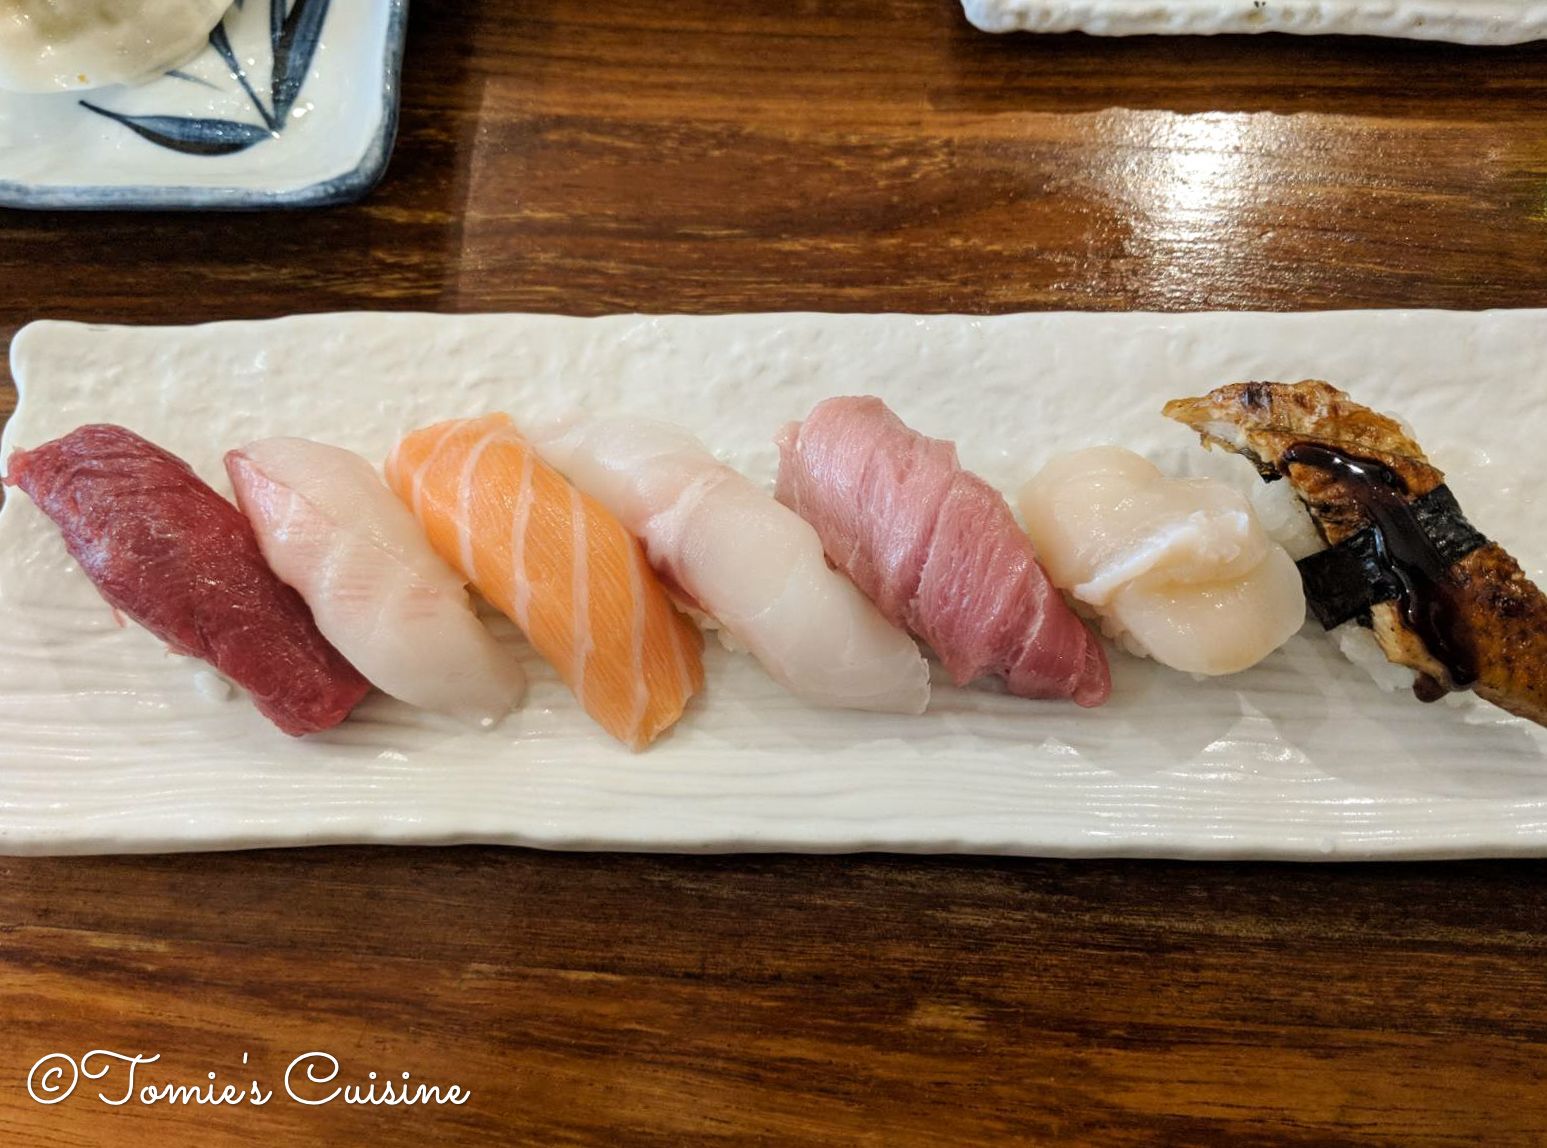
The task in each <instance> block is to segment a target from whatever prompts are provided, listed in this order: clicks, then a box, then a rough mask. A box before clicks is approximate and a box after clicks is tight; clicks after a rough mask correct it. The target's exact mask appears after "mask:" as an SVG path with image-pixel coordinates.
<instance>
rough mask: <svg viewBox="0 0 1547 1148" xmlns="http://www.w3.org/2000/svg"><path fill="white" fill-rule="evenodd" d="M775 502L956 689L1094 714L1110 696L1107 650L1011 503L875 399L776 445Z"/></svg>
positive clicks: (838, 402) (830, 403) (857, 401)
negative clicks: (1056, 582) (990, 690)
mask: <svg viewBox="0 0 1547 1148" xmlns="http://www.w3.org/2000/svg"><path fill="white" fill-rule="evenodd" d="M776 493H777V496H778V499H779V501H780V502H782V503H784V504H785V505H786V506H788V507H789V508H790V509H792V510H794V511H795V512H796V513H797V514H799V515H800V516H801V517H802V518H804V519H805V520H806V521H807V522H809V523H811V525H812V526H814V527H816V532H817V534H819V535H820V536H821V538H822V545H823V547H824V548H825V549H826V551H827V556H828V558H830V559H831V560H832V562H833V563H834V564H835V565H836V566H837V567H838V568H839V569H840V570H842V571H843V572H844V573H846V574H847V575H848V576H849V577H850V578H852V579H853V580H854V583H855V585H857V586H858V587H859V588H860V589H861V590H863V591H864V592H865V594H866V596H868V597H869V598H870V599H871V601H873V602H875V604H876V605H877V606H879V607H880V609H881V613H882V614H884V615H886V617H887V618H888V619H890V620H891V621H892V622H893V623H894V624H896V625H899V626H906V627H907V628H908V629H909V630H911V631H913V633H915V634H917V635H918V636H919V637H920V638H922V639H924V641H926V642H928V643H929V645H930V647H931V648H932V649H933V650H934V651H935V653H936V654H937V655H938V656H939V658H940V661H941V662H942V663H944V665H945V668H946V669H947V670H949V671H950V674H951V676H952V678H954V679H955V680H956V682H957V684H958V685H960V684H963V683H965V682H968V681H971V680H972V679H973V678H978V677H982V676H984V675H986V674H994V675H997V676H999V677H1002V678H1003V679H1004V680H1005V684H1006V685H1007V686H1008V688H1009V690H1010V692H1011V693H1013V694H1018V695H1020V696H1022V697H1030V698H1073V699H1074V700H1075V701H1076V702H1078V703H1079V704H1080V705H1082V706H1097V705H1100V704H1101V703H1102V702H1104V701H1106V700H1107V697H1108V695H1110V693H1111V692H1112V681H1111V677H1110V675H1109V672H1108V670H1107V661H1106V655H1105V654H1103V653H1102V651H1101V644H1100V642H1099V641H1098V639H1097V638H1096V636H1095V635H1094V634H1092V633H1091V632H1090V631H1089V630H1088V629H1087V628H1086V627H1085V624H1084V623H1083V622H1081V621H1080V619H1079V617H1078V616H1076V615H1075V613H1074V612H1073V611H1072V610H1071V609H1070V608H1069V606H1068V604H1067V603H1066V602H1065V601H1064V600H1063V598H1062V597H1060V596H1059V593H1058V591H1057V590H1056V589H1055V588H1054V586H1053V584H1052V582H1050V581H1049V580H1048V577H1047V574H1046V573H1045V572H1044V571H1043V569H1042V567H1041V566H1040V565H1038V563H1037V558H1036V555H1035V553H1034V552H1033V551H1032V548H1031V543H1030V542H1029V541H1028V540H1027V538H1026V535H1025V533H1024V532H1022V530H1021V528H1020V527H1019V526H1018V525H1016V522H1015V517H1014V516H1013V515H1012V514H1011V513H1010V507H1009V504H1008V503H1006V502H1005V500H1004V498H1003V496H1002V495H1000V494H999V492H998V491H996V490H994V489H993V488H992V487H991V486H989V485H988V484H987V483H986V482H984V481H983V480H982V479H981V478H978V477H977V475H975V474H972V473H970V472H968V471H965V470H963V469H962V468H961V466H960V465H959V464H958V463H957V461H956V448H955V447H954V446H952V445H951V444H950V443H948V442H944V441H942V440H940V439H933V438H928V437H926V436H925V435H921V434H919V433H918V432H917V431H914V430H911V429H910V428H909V427H908V426H907V425H906V424H905V423H903V421H902V420H901V419H899V418H898V417H897V416H896V415H895V414H893V413H892V412H891V411H890V410H889V409H888V408H887V406H886V404H885V403H883V402H882V401H881V400H880V399H878V398H874V397H871V396H865V397H860V398H835V399H828V400H826V401H825V402H821V403H818V404H817V405H816V407H815V408H813V410H812V411H811V413H810V414H809V415H807V416H806V420H805V422H802V423H792V424H790V425H789V426H788V427H786V428H785V429H784V431H783V433H782V434H781V435H780V436H779V483H778V490H777V492H776Z"/></svg>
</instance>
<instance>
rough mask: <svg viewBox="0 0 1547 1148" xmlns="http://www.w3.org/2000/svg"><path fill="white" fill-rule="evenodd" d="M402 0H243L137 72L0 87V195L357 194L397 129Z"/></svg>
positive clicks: (306, 199)
mask: <svg viewBox="0 0 1547 1148" xmlns="http://www.w3.org/2000/svg"><path fill="white" fill-rule="evenodd" d="M407 14H408V0H246V2H245V3H242V4H239V5H237V6H235V7H233V8H232V9H231V11H230V12H229V13H228V14H227V15H226V18H225V22H224V23H223V24H222V25H221V26H220V27H218V28H217V29H216V30H215V32H214V33H213V34H212V35H211V37H210V43H209V46H208V47H207V48H206V49H205V50H204V51H203V52H202V53H201V54H200V55H198V56H197V57H195V58H194V59H192V60H190V61H188V62H187V63H185V64H183V65H181V66H180V67H178V68H176V69H174V70H173V71H171V72H168V73H167V74H166V75H163V76H159V77H157V78H156V79H153V80H151V81H149V82H147V83H144V84H141V85H138V86H134V87H122V86H118V87H110V88H102V89H97V90H92V91H87V92H80V93H73V92H62V93H57V94H49V95H17V94H15V93H11V92H0V204H4V205H7V206H11V207H45V208H95V209H113V210H121V209H130V208H169V209H170V208H195V209H200V210H217V209H233V210H236V209H247V208H267V207H310V206H320V205H323V204H329V203H342V202H345V201H347V200H351V199H357V198H359V197H360V196H362V195H364V194H365V193H366V192H367V191H369V190H370V189H371V188H372V187H374V186H375V184H376V182H377V180H379V179H380V178H381V176H382V173H383V172H384V171H385V170H386V166H387V157H388V156H389V154H390V153H391V151H392V141H393V137H394V136H395V134H396V131H397V103H398V67H399V63H400V61H401V58H402V53H403V40H404V33H405V28H406V24H407Z"/></svg>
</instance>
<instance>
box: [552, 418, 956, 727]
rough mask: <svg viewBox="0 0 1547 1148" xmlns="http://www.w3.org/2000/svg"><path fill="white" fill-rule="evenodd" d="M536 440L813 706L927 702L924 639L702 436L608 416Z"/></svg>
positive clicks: (694, 599) (912, 708)
mask: <svg viewBox="0 0 1547 1148" xmlns="http://www.w3.org/2000/svg"><path fill="white" fill-rule="evenodd" d="M534 441H535V442H536V444H537V447H538V450H539V451H540V452H541V453H542V455H543V457H544V458H546V459H547V460H548V461H549V462H551V463H552V464H553V465H554V466H556V467H557V468H558V469H559V471H561V472H562V473H563V474H564V475H565V476H566V477H567V478H568V479H569V480H570V481H571V482H573V483H574V484H575V485H576V486H578V487H579V488H580V489H581V490H583V491H584V492H585V493H587V494H589V495H591V496H592V497H593V498H595V499H596V500H597V501H599V502H600V503H602V505H604V506H606V507H607V509H608V510H610V511H612V512H613V513H614V514H616V515H617V516H618V518H619V519H620V520H621V521H622V522H623V525H624V526H626V527H627V528H628V529H629V530H631V531H632V532H633V533H634V534H636V535H638V537H639V538H640V539H641V540H642V541H643V542H644V544H645V552H646V554H647V555H648V556H649V559H650V564H651V565H652V566H653V567H655V569H656V571H657V572H659V573H660V574H661V576H662V577H663V578H664V579H665V580H666V582H667V583H668V585H670V586H672V587H673V588H674V589H675V590H676V591H677V592H678V593H679V594H680V595H682V596H683V597H684V598H685V599H686V600H687V601H688V602H689V604H690V605H692V606H693V607H695V608H697V609H700V610H702V611H703V612H704V613H706V614H708V615H709V616H710V617H711V618H713V619H714V620H715V621H716V622H718V623H719V624H720V625H721V626H723V627H724V628H725V630H726V632H727V633H729V634H730V635H731V636H732V637H733V638H734V639H735V640H736V642H737V643H739V644H740V645H741V646H744V647H745V648H746V649H747V650H749V651H750V652H751V653H752V655H753V656H754V657H755V658H757V659H758V661H759V662H761V663H762V664H763V666H764V668H765V669H767V670H768V672H769V674H770V675H771V676H772V677H773V678H774V680H775V681H777V682H778V683H779V684H780V685H782V686H784V687H785V688H786V689H788V690H789V691H790V692H791V693H793V694H795V695H796V696H797V697H800V698H802V699H804V700H806V701H808V702H811V703H813V704H815V705H823V706H835V707H839V708H846V709H861V710H876V711H880V712H883V713H910V714H916V713H922V712H923V710H924V707H925V706H926V705H927V704H928V702H929V666H928V664H927V663H926V662H925V661H924V658H923V655H922V654H920V653H919V650H918V646H917V645H915V644H914V642H913V640H912V639H911V638H909V637H908V635H907V634H905V633H903V632H902V631H901V630H900V629H898V628H897V627H895V626H893V625H892V624H891V623H889V622H888V621H887V620H886V619H885V618H883V617H882V616H881V612H880V611H879V610H877V609H876V608H875V606H874V605H872V604H871V603H870V601H869V600H868V599H867V598H866V597H865V596H864V595H863V594H861V593H860V592H859V591H858V590H857V589H856V588H855V586H854V584H853V583H852V582H850V581H849V580H848V579H846V578H845V577H844V576H843V575H841V574H839V573H838V572H837V571H836V570H833V569H832V568H831V567H830V566H828V564H827V558H826V556H825V555H824V554H823V553H822V540H821V539H820V538H818V537H817V533H816V531H815V530H814V529H812V527H811V525H810V524H809V523H807V522H806V521H805V520H804V519H802V518H801V517H800V515H798V514H796V513H795V512H794V511H793V510H790V509H789V508H788V507H786V506H784V505H782V504H781V503H778V502H776V501H774V499H773V498H772V497H770V496H769V495H768V494H767V493H765V492H764V491H762V490H759V489H758V488H757V487H756V486H754V485H753V484H752V483H751V482H750V481H749V480H748V479H747V478H746V477H744V476H743V475H741V474H740V473H739V472H737V471H735V470H733V469H732V468H731V467H729V466H726V465H725V464H724V463H722V462H720V461H719V460H718V459H716V458H715V457H714V455H712V454H710V453H709V451H708V450H707V449H705V447H704V445H703V444H702V443H700V442H699V441H698V439H696V438H694V437H693V436H692V435H691V434H690V433H688V432H687V431H685V430H683V429H682V428H681V427H676V426H672V425H671V424H669V423H663V422H656V421H654V420H650V419H638V418H603V419H594V420H585V421H579V422H573V423H571V424H569V425H568V426H560V427H557V428H554V429H553V430H552V431H550V432H548V433H545V434H541V435H537V436H535V437H534Z"/></svg>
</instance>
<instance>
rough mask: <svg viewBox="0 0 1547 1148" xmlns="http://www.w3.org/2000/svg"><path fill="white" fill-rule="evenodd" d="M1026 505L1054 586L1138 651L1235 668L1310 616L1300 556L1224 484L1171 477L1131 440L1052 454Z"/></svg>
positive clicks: (1263, 653) (1030, 486)
mask: <svg viewBox="0 0 1547 1148" xmlns="http://www.w3.org/2000/svg"><path fill="white" fill-rule="evenodd" d="M1020 505H1021V518H1022V520H1023V521H1024V522H1025V524H1026V531H1027V533H1028V534H1030V535H1031V542H1032V545H1033V546H1035V547H1036V550H1037V555H1038V556H1039V557H1040V558H1041V559H1042V562H1043V565H1044V566H1046V567H1047V571H1048V574H1049V575H1050V576H1051V577H1052V579H1053V582H1054V584H1055V585H1057V586H1059V587H1060V588H1062V589H1064V590H1067V591H1068V592H1069V593H1070V594H1071V595H1073V597H1074V598H1076V599H1078V600H1079V601H1081V602H1084V603H1086V604H1087V605H1088V606H1091V607H1092V608H1093V609H1095V611H1096V612H1097V613H1098V614H1099V615H1100V616H1101V620H1102V624H1103V626H1104V628H1105V629H1106V630H1107V631H1108V633H1110V634H1111V635H1112V636H1113V637H1115V638H1117V639H1119V640H1120V641H1122V642H1123V644H1124V645H1125V646H1127V647H1128V648H1129V649H1130V650H1131V651H1132V652H1134V653H1137V654H1141V655H1147V656H1149V657H1153V658H1154V659H1155V660H1156V661H1159V662H1163V663H1165V664H1166V665H1168V666H1173V667H1175V668H1176V669H1179V670H1186V671H1189V672H1191V673H1196V674H1210V675H1213V674H1232V673H1235V672H1236V671H1238V670H1244V669H1246V668H1247V667H1248V666H1252V665H1255V664H1256V663H1257V662H1260V661H1261V660H1262V659H1263V658H1265V657H1267V656H1268V655H1269V654H1270V653H1272V652H1273V651H1274V650H1276V649H1278V648H1279V647H1280V646H1281V645H1283V644H1284V643H1285V642H1287V641H1288V640H1289V639H1290V637H1292V636H1293V635H1294V633H1295V632H1296V631H1297V630H1299V629H1300V626H1301V625H1302V623H1304V621H1305V594H1304V593H1303V592H1302V591H1301V589H1300V575H1299V572H1298V571H1297V570H1296V569H1295V564H1294V561H1293V560H1292V559H1291V558H1290V557H1289V554H1288V553H1287V552H1286V551H1285V550H1284V548H1283V547H1282V546H1280V545H1279V544H1278V543H1277V542H1274V541H1273V540H1272V539H1271V538H1269V537H1268V534H1267V531H1266V530H1264V529H1263V527H1262V524H1261V523H1260V522H1258V521H1257V516H1256V515H1255V514H1254V513H1253V511H1252V508H1251V505H1250V503H1248V501H1247V500H1246V497H1245V496H1244V495H1242V494H1240V493H1238V492H1237V491H1235V490H1233V489H1231V488H1230V487H1229V486H1226V485H1225V484H1224V483H1222V482H1218V481H1216V480H1214V479H1210V478H1167V477H1166V476H1165V475H1164V474H1162V473H1161V471H1160V468H1159V467H1157V466H1156V465H1155V464H1154V463H1152V462H1150V461H1149V460H1148V459H1146V458H1144V457H1142V456H1140V455H1137V454H1135V453H1134V452H1133V451H1131V450H1125V449H1123V448H1122V447H1118V446H1098V447H1091V448H1090V449H1088V450H1078V451H1074V452H1072V453H1070V454H1066V455H1062V456H1060V457H1058V458H1055V459H1054V460H1053V461H1052V462H1049V463H1048V464H1047V465H1046V466H1044V467H1043V468H1042V469H1041V470H1040V471H1038V472H1037V474H1036V475H1035V476H1034V477H1033V478H1032V479H1031V481H1030V482H1028V483H1027V484H1026V485H1025V486H1024V487H1023V488H1022V489H1021V495H1020Z"/></svg>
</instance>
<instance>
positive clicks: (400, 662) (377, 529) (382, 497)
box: [226, 438, 526, 726]
mask: <svg viewBox="0 0 1547 1148" xmlns="http://www.w3.org/2000/svg"><path fill="white" fill-rule="evenodd" d="M226 473H227V474H228V475H229V476H230V478H231V485H232V487H233V488H234V489H235V491H236V503H237V505H238V506H239V507H240V508H241V510H242V512H243V513H244V514H246V515H247V518H248V520H249V521H250V522H252V524H253V527H254V529H255V530H256V532H257V535H258V546H259V548H260V549H261V550H262V551H263V557H264V558H265V559H267V561H268V564H269V566H270V568H271V569H273V571H274V573H276V574H277V575H279V578H280V581H282V582H284V583H285V584H286V585H288V586H291V587H293V588H294V589H295V590H296V591H297V592H298V593H299V594H300V595H301V597H302V598H303V599H305V601H306V604H307V605H308V606H309V607H310V608H311V612H312V617H313V618H314V619H315V620H316V622H317V628H318V629H319V630H321V631H322V635H323V637H325V638H327V639H328V641H329V642H331V643H333V645H334V647H335V648H337V649H338V650H339V652H341V653H342V654H343V655H344V656H345V657H346V658H348V659H349V661H350V662H351V663H352V664H353V665H354V667H355V668H356V669H357V670H359V671H360V672H361V673H362V674H364V675H365V676H366V678H367V679H368V680H369V681H370V682H371V684H372V685H374V686H376V687H377V688H378V689H380V690H382V691H383V692H385V693H388V694H391V695H392V696H393V697H395V698H399V699H400V700H402V701H405V702H407V703H408V704H409V705H413V706H418V707H420V708H422V709H427V710H434V711H435V712H437V713H443V714H449V715H451V716H452V717H456V718H460V719H461V720H463V721H466V722H470V723H473V724H477V725H484V726H488V725H493V724H494V723H495V722H496V721H498V720H499V719H500V718H502V717H503V716H505V714H506V713H507V712H509V710H510V708H511V707H512V706H513V705H515V704H516V702H517V701H519V700H520V698H521V694H522V691H523V690H524V689H525V688H526V676H525V675H524V674H523V673H522V672H521V665H520V663H518V662H517V661H516V659H515V657H514V656H513V655H512V654H511V653H510V652H509V651H507V650H505V649H503V648H502V647H501V646H500V644H499V643H498V642H496V641H495V640H494V637H493V635H491V634H490V633H489V631H488V630H487V629H486V628H485V627H484V625H483V623H482V622H480V621H479V620H478V616H477V615H476V614H475V613H474V611H473V608H472V604H471V602H470V601H469V599H468V595H467V589H466V586H465V580H464V579H463V578H462V577H460V576H459V575H458V574H457V573H456V572H455V571H454V570H452V569H451V567H450V566H448V565H446V563H445V561H444V560H442V559H441V557H440V556H439V555H438V554H436V553H435V551H434V550H433V549H431V547H430V543H429V540H428V539H426V538H425V536H424V532H423V531H422V530H420V529H419V524H418V523H417V522H415V521H414V516H413V515H412V514H411V513H409V511H408V508H407V507H405V506H404V505H403V503H402V502H401V501H400V500H399V499H398V498H397V496H396V495H394V494H393V493H392V491H390V490H388V489H387V486H386V484H385V483H384V482H382V480H381V479H380V478H379V477H378V476H377V474H376V469H375V467H373V466H372V465H371V464H370V463H368V462H366V461H365V459H363V458H361V457H360V456H359V455H357V454H355V453H354V452H353V451H348V450H344V449H342V448H340V447H336V446H327V445H324V444H323V443H319V442H311V441H308V440H307V439H300V438H270V439H263V440H262V441H260V442H255V443H250V444H248V445H247V446H245V447H242V448H241V449H240V450H233V451H230V452H229V453H227V455H226Z"/></svg>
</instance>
